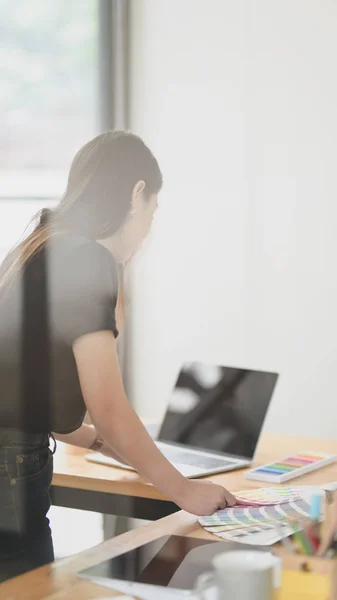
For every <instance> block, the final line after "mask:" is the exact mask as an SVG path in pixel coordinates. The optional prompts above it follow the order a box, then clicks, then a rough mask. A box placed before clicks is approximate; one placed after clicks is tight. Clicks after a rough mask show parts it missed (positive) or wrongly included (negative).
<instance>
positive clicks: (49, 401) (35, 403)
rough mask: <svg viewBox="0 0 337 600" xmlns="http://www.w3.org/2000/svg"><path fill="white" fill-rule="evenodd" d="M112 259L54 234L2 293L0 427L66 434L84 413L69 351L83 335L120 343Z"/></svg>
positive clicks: (81, 241)
mask: <svg viewBox="0 0 337 600" xmlns="http://www.w3.org/2000/svg"><path fill="white" fill-rule="evenodd" d="M117 294H118V272H117V267H116V264H115V262H114V260H113V258H112V255H111V254H110V252H109V251H108V250H107V249H106V248H104V247H103V246H101V245H100V244H98V243H96V242H94V241H92V240H88V239H86V238H83V237H79V236H76V235H72V234H66V235H60V236H57V237H55V238H53V239H52V241H51V242H49V244H48V246H47V248H46V249H44V250H43V251H41V252H39V253H38V254H36V255H35V256H34V257H33V258H32V259H31V260H30V261H29V262H28V263H27V264H26V265H25V267H24V268H22V269H21V270H20V271H19V272H18V273H16V274H15V275H14V276H13V277H12V278H11V281H10V283H9V284H6V286H5V287H4V288H2V289H0V395H1V401H0V427H8V428H18V429H21V430H23V431H34V432H41V433H49V432H51V431H55V432H57V433H70V432H71V431H74V430H75V429H77V428H78V427H80V425H81V424H82V421H83V418H84V415H85V412H86V408H85V404H84V400H83V397H82V393H81V389H80V383H79V378H78V373H77V368H76V363H75V358H74V354H73V350H72V344H73V342H74V341H75V340H76V339H78V338H79V337H81V336H82V335H84V334H87V333H90V332H94V331H104V330H110V331H112V332H113V333H114V335H115V337H117V336H118V331H117V328H116V320H115V308H116V302H117Z"/></svg>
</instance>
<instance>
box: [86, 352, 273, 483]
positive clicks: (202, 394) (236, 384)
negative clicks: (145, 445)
mask: <svg viewBox="0 0 337 600" xmlns="http://www.w3.org/2000/svg"><path fill="white" fill-rule="evenodd" d="M277 380H278V374H277V373H270V372H267V371H256V370H250V369H241V368H233V367H223V366H217V365H210V364H205V363H201V362H193V363H188V364H185V365H184V366H183V367H182V369H181V371H180V373H179V375H178V377H177V380H176V384H175V386H174V389H173V391H172V394H171V396H170V399H169V403H168V406H167V410H166V413H165V416H164V419H163V422H162V424H161V427H160V430H159V434H158V436H157V437H156V439H155V442H156V444H157V446H158V448H159V449H160V451H161V452H162V453H163V454H164V455H165V456H166V458H167V459H168V460H169V461H170V462H171V463H172V464H173V465H174V466H175V467H176V469H178V471H180V472H181V473H182V474H183V475H184V476H185V477H190V478H195V477H203V476H204V475H211V474H214V473H223V472H225V471H232V470H235V469H241V468H243V467H247V466H248V465H250V464H251V463H252V461H253V458H254V454H255V450H256V446H257V443H258V440H259V437H260V433H261V430H262V427H263V424H264V421H265V417H266V414H267V411H268V408H269V405H270V402H271V398H272V395H273V392H274V389H275V386H276V383H277ZM86 459H87V460H89V461H91V462H95V463H99V464H104V465H110V466H113V467H118V468H122V469H130V470H134V469H133V468H132V467H129V466H126V465H123V464H121V463H119V462H118V461H116V460H114V459H113V458H109V457H107V456H103V455H102V454H99V453H90V454H88V455H87V456H86Z"/></svg>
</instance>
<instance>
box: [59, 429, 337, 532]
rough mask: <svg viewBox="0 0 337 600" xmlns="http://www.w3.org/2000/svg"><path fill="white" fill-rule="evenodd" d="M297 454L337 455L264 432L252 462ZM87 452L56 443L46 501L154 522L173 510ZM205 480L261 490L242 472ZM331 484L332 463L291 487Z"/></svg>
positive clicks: (329, 444)
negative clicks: (88, 456) (92, 460)
mask: <svg viewBox="0 0 337 600" xmlns="http://www.w3.org/2000/svg"><path fill="white" fill-rule="evenodd" d="M300 450H313V451H316V452H331V453H335V454H337V441H329V440H320V439H315V438H301V437H294V436H283V435H273V434H264V435H263V436H262V438H261V441H260V443H259V446H258V449H257V453H256V460H255V464H263V463H267V462H269V461H273V460H275V459H280V458H282V457H284V456H286V455H287V454H288V453H289V454H290V453H292V452H298V451H300ZM87 452H88V451H87V450H86V451H85V450H81V449H79V448H75V447H72V446H67V445H66V444H61V443H58V449H57V452H56V454H55V457H54V478H53V486H52V501H53V504H55V505H57V506H67V507H69V508H79V509H84V510H93V511H96V512H101V513H104V514H111V515H118V516H122V517H131V518H132V517H133V518H139V519H145V520H147V521H151V520H157V519H160V518H162V517H164V516H167V515H169V514H172V513H173V512H176V511H177V510H178V507H177V506H176V505H175V504H173V503H172V502H169V501H168V500H167V499H166V498H165V497H164V496H163V495H162V494H161V493H160V492H158V491H157V490H156V489H155V488H154V487H153V486H152V485H150V484H148V483H146V482H145V481H144V480H143V479H141V477H139V475H138V474H137V473H133V472H132V471H126V470H123V469H115V468H113V467H107V466H104V465H97V464H94V463H89V462H88V461H86V460H85V459H84V458H83V457H84V455H85V454H86V453H87ZM208 479H210V480H211V481H214V482H215V483H219V484H221V485H224V486H225V487H226V488H227V489H229V490H231V491H235V490H240V489H241V490H242V489H247V488H254V487H261V484H259V482H254V481H250V480H247V479H245V477H244V470H243V469H242V470H240V471H231V472H229V473H223V474H221V475H212V476H209V477H208ZM327 480H330V481H335V480H336V481H337V464H336V465H332V466H330V467H326V468H325V469H320V470H319V471H316V472H314V473H309V474H308V475H305V476H304V477H302V478H301V479H296V484H302V483H303V484H304V485H311V484H312V483H315V484H319V483H324V482H326V481H327Z"/></svg>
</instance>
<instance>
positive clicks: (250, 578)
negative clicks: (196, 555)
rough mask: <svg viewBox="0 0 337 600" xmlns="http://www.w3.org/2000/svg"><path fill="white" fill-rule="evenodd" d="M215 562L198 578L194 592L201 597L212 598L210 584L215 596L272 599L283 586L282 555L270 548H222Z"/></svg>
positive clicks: (216, 599) (238, 599)
mask: <svg viewBox="0 0 337 600" xmlns="http://www.w3.org/2000/svg"><path fill="white" fill-rule="evenodd" d="M212 564H213V567H214V570H213V571H212V572H209V573H204V574H202V575H200V577H199V578H198V580H197V583H196V587H195V593H196V595H197V597H198V598H200V600H208V598H210V596H209V594H208V593H207V591H208V590H209V589H210V588H215V589H216V596H215V597H214V600H273V598H274V597H275V596H274V593H275V588H277V587H279V586H280V573H281V563H280V559H279V558H277V557H276V556H273V555H272V554H271V553H269V552H259V551H258V550H237V551H234V552H223V553H222V554H218V555H216V556H215V557H214V558H213V560H212ZM212 598H213V597H212Z"/></svg>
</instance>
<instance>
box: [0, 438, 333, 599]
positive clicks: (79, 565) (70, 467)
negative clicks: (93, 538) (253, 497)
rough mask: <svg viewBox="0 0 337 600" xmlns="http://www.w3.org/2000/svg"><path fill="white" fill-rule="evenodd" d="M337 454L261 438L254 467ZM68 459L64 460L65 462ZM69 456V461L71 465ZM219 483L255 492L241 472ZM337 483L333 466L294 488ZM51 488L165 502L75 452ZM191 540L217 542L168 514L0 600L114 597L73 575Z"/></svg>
mask: <svg viewBox="0 0 337 600" xmlns="http://www.w3.org/2000/svg"><path fill="white" fill-rule="evenodd" d="M301 449H303V450H305V449H307V450H314V451H317V452H330V453H337V441H327V440H314V439H308V438H306V439H304V438H302V439H301V438H294V437H293V438H291V437H289V438H286V437H284V436H274V435H272V436H271V435H265V436H264V437H263V439H262V441H261V444H260V448H259V451H258V455H257V459H258V462H267V461H269V460H274V459H275V458H280V457H282V456H285V455H286V454H287V453H291V452H295V451H299V450H301ZM67 456H68V458H67ZM69 456H72V458H70V459H69ZM211 479H212V480H214V481H217V482H219V483H223V484H224V485H226V486H227V487H228V488H229V489H232V490H233V491H235V490H238V489H242V488H244V487H245V488H247V487H258V486H259V482H255V483H254V482H253V481H248V480H247V481H246V480H245V479H244V477H243V473H242V471H236V472H232V473H227V474H224V475H216V476H214V477H212V478H211ZM336 480H337V464H336V463H335V464H333V465H330V466H328V467H326V468H325V469H322V470H320V471H317V472H315V473H312V474H309V475H305V476H304V477H301V478H299V479H296V484H298V485H311V484H322V483H326V482H329V481H336ZM54 485H55V486H56V487H57V486H58V485H60V486H61V485H62V486H68V487H69V488H74V486H76V485H80V486H81V489H84V490H85V489H89V490H91V491H94V492H96V490H97V492H98V493H100V492H104V493H107V494H111V495H113V494H117V495H119V496H122V497H125V496H127V495H128V494H132V493H135V494H138V497H139V498H145V499H153V500H160V501H162V502H165V499H164V498H163V497H162V496H161V494H159V493H158V492H157V491H156V490H154V489H153V488H152V487H151V486H149V485H147V484H145V483H144V482H142V481H141V479H140V478H139V477H138V476H137V475H136V474H134V473H129V472H125V471H124V472H123V471H117V470H115V469H113V470H112V469H111V468H109V467H100V466H95V465H93V464H92V465H91V464H89V463H88V464H87V463H85V462H84V461H83V454H81V453H80V452H79V451H77V450H76V452H75V453H74V452H72V451H70V454H68V453H66V454H63V456H62V452H61V453H60V454H59V458H58V459H57V460H56V473H55V480H54ZM170 534H178V535H189V536H193V537H202V538H205V539H212V540H215V539H216V538H215V537H213V536H212V535H211V534H209V533H207V532H205V531H204V530H203V529H202V528H201V527H200V526H199V525H198V524H197V521H196V518H195V517H193V516H192V515H188V514H186V513H184V512H178V513H176V514H172V515H170V516H168V517H166V518H164V519H161V520H160V521H156V522H154V523H149V524H148V525H145V526H144V527H141V528H139V529H136V530H133V531H129V532H127V533H125V534H123V535H122V536H119V537H116V538H114V539H112V540H108V541H107V542H104V543H103V544H100V545H99V546H97V547H95V548H92V549H90V550H87V551H85V552H82V553H81V554H78V555H77V556H75V557H72V558H68V559H64V560H61V561H58V562H56V563H54V564H53V565H49V566H47V567H42V568H41V569H37V570H36V571H33V572H31V573H28V574H26V575H22V576H21V577H18V578H16V579H14V580H11V581H8V582H6V583H3V584H1V585H0V598H1V600H41V599H42V598H44V599H48V600H80V599H81V600H92V599H93V598H97V597H101V598H107V597H112V596H113V593H112V591H111V590H108V589H105V588H103V587H99V586H96V585H93V584H91V583H88V582H85V581H80V580H78V579H77V576H76V573H77V572H78V571H80V570H82V569H84V568H87V567H89V566H91V565H94V564H96V563H98V562H100V561H103V560H105V559H107V558H111V557H113V556H117V555H118V554H122V553H123V552H126V551H127V550H131V549H132V548H136V547H137V546H140V545H142V544H144V543H146V542H149V541H151V540H154V539H157V538H158V537H161V536H162V535H170Z"/></svg>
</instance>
